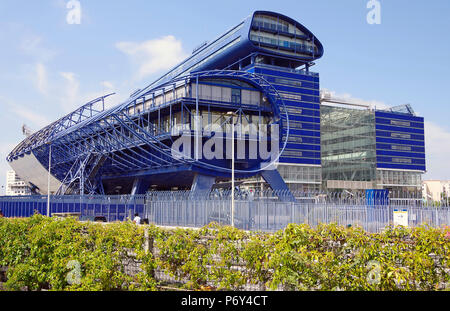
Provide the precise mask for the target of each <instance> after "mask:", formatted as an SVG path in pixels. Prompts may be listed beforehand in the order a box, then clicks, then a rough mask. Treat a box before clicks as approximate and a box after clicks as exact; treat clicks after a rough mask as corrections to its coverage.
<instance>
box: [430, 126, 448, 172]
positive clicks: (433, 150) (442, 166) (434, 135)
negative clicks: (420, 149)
mask: <svg viewBox="0 0 450 311" xmlns="http://www.w3.org/2000/svg"><path fill="white" fill-rule="evenodd" d="M425 152H426V158H427V173H426V174H425V176H424V179H446V180H448V179H450V161H449V159H450V131H449V130H448V129H445V128H443V127H442V126H440V125H437V124H435V123H433V122H429V121H425Z"/></svg>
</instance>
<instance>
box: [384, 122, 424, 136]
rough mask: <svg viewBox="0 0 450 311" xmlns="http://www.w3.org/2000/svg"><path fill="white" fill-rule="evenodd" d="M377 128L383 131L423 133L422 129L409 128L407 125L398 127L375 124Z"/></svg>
mask: <svg viewBox="0 0 450 311" xmlns="http://www.w3.org/2000/svg"><path fill="white" fill-rule="evenodd" d="M376 129H377V130H383V131H391V132H404V133H416V134H422V135H423V133H424V131H423V129H417V128H409V127H398V126H388V125H379V124H377V125H376Z"/></svg>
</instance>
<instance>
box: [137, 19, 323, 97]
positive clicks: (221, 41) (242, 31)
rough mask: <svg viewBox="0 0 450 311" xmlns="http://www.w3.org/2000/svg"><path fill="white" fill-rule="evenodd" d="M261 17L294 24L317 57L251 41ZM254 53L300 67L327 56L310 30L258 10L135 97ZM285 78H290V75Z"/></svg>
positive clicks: (218, 67) (223, 66)
mask: <svg viewBox="0 0 450 311" xmlns="http://www.w3.org/2000/svg"><path fill="white" fill-rule="evenodd" d="M261 14H263V15H267V16H272V17H275V18H277V19H279V20H283V21H286V22H289V23H291V24H292V25H295V26H296V27H297V28H298V29H300V30H301V31H302V32H303V34H304V35H303V36H304V38H302V39H307V40H309V41H310V42H313V43H314V45H315V46H316V48H317V54H313V55H310V56H298V55H294V54H292V53H286V51H285V50H282V49H278V51H274V50H273V49H272V50H268V49H267V48H265V47H263V46H260V45H258V44H257V43H255V42H253V41H252V40H250V32H251V30H252V29H254V28H255V25H254V24H255V21H254V19H255V16H256V15H261ZM277 32H278V33H281V34H282V33H283V32H282V31H281V30H277V31H276V32H275V33H277ZM277 48H278V47H277ZM255 53H265V54H267V55H271V56H275V57H283V58H286V57H289V58H290V59H291V61H292V62H293V64H295V66H296V67H298V66H300V65H302V64H305V63H308V62H311V61H314V60H316V59H319V58H321V57H322V56H323V53H324V48H323V45H322V43H321V42H320V41H319V40H318V39H317V38H316V37H315V36H314V34H313V33H312V32H311V31H309V30H308V29H307V28H306V27H304V26H303V25H302V24H300V23H299V22H297V21H295V20H293V19H292V18H290V17H287V16H285V15H282V14H279V13H275V12H269V11H255V12H254V13H253V14H252V15H251V16H249V17H247V18H246V19H244V20H243V21H242V22H241V23H239V24H238V25H236V26H234V27H232V28H231V29H230V30H228V31H227V32H225V33H224V34H222V35H220V36H219V37H217V38H216V39H214V40H212V41H211V42H209V43H208V44H206V45H205V46H204V47H202V48H200V49H198V50H196V51H195V52H194V53H193V54H192V55H191V56H190V57H188V58H187V59H185V60H184V61H183V62H181V63H180V64H178V65H177V66H175V67H174V68H172V69H171V70H169V71H168V72H167V73H166V74H164V75H163V76H161V77H160V78H159V79H157V80H156V81H155V82H153V83H152V84H150V85H148V86H147V87H145V88H144V89H142V90H141V91H139V92H137V93H136V96H139V95H141V94H142V93H143V92H145V91H148V90H149V89H151V88H155V87H158V86H160V85H162V84H164V83H167V82H168V81H170V80H172V79H174V78H177V77H180V76H183V75H187V74H189V73H192V72H195V71H206V70H214V69H224V68H225V67H226V66H228V65H230V64H232V63H234V62H237V61H239V60H241V59H244V58H246V57H248V56H249V55H251V54H255ZM268 74H270V73H268ZM286 76H287V77H289V75H288V74H287V75H286ZM293 77H294V79H295V78H296V77H295V74H294V75H293ZM304 80H306V81H308V80H310V79H309V78H308V77H305V78H304ZM311 81H313V79H311ZM269 82H270V81H269Z"/></svg>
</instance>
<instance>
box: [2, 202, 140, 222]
mask: <svg viewBox="0 0 450 311" xmlns="http://www.w3.org/2000/svg"><path fill="white" fill-rule="evenodd" d="M144 202H145V196H126V195H125V196H51V199H50V208H49V212H50V216H53V215H54V214H58V213H65V214H67V213H69V214H74V215H78V216H79V218H80V220H94V219H95V217H99V216H103V217H105V218H106V220H107V221H108V222H112V221H123V220H125V219H126V218H127V217H133V216H134V214H136V213H137V214H139V215H143V214H144V208H145V203H144ZM0 209H1V210H2V212H3V215H4V216H5V217H9V218H14V217H16V218H26V217H31V216H33V215H34V214H36V213H39V214H41V215H47V196H26V197H25V196H23V197H1V198H0Z"/></svg>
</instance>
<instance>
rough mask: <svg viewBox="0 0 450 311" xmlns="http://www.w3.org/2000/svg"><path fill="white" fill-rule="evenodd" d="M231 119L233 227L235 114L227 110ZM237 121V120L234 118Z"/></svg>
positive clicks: (232, 222) (232, 219)
mask: <svg viewBox="0 0 450 311" xmlns="http://www.w3.org/2000/svg"><path fill="white" fill-rule="evenodd" d="M227 116H229V117H230V120H231V226H232V227H234V119H233V118H234V117H237V114H236V113H235V112H233V111H229V112H227ZM236 121H237V120H236Z"/></svg>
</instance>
